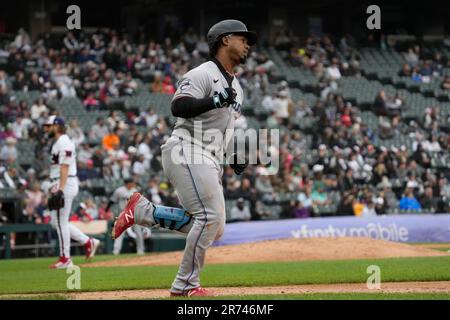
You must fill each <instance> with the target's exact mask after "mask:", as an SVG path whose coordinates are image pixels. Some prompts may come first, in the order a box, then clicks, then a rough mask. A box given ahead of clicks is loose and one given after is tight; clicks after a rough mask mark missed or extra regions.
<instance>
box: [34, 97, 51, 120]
mask: <svg viewBox="0 0 450 320" xmlns="http://www.w3.org/2000/svg"><path fill="white" fill-rule="evenodd" d="M48 111H49V110H48V108H47V106H46V105H45V101H44V99H43V98H38V99H36V101H35V102H34V104H33V105H32V106H31V119H32V120H36V121H37V120H38V119H39V118H41V117H44V115H45V114H47V113H48Z"/></svg>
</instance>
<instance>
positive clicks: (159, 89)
mask: <svg viewBox="0 0 450 320" xmlns="http://www.w3.org/2000/svg"><path fill="white" fill-rule="evenodd" d="M163 90H164V85H163V79H162V75H161V73H160V72H157V73H155V75H154V78H153V82H152V83H151V85H150V91H151V92H152V93H163Z"/></svg>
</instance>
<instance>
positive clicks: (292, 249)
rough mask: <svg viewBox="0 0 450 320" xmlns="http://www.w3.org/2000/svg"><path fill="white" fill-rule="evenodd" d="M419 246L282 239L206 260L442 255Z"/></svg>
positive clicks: (167, 256)
mask: <svg viewBox="0 0 450 320" xmlns="http://www.w3.org/2000/svg"><path fill="white" fill-rule="evenodd" d="M445 255H448V253H446V252H439V251H436V250H432V249H428V248H425V247H421V246H414V245H409V244H404V243H398V242H390V241H383V240H374V239H369V238H311V239H284V240H272V241H261V242H252V243H244V244H238V245H228V246H221V247H211V248H209V249H208V251H207V254H206V263H207V264H212V263H245V262H271V261H274V262H275V261H276V262H278V261H301V260H336V259H371V258H393V257H434V256H445ZM181 256H182V252H181V251H176V252H167V253H154V254H150V255H146V256H142V257H136V258H131V259H117V260H113V261H105V262H94V263H90V264H85V265H84V267H107V266H160V265H178V264H179V262H180V261H181Z"/></svg>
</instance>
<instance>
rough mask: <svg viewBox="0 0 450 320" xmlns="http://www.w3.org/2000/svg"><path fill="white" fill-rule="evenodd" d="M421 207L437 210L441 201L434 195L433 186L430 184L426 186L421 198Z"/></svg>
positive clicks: (431, 210) (432, 211) (432, 210)
mask: <svg viewBox="0 0 450 320" xmlns="http://www.w3.org/2000/svg"><path fill="white" fill-rule="evenodd" d="M420 204H421V207H422V208H423V209H425V210H428V211H430V212H431V213H434V212H437V210H438V208H439V201H438V199H437V198H435V197H434V196H433V188H432V187H431V186H428V187H426V188H425V190H424V193H423V195H422V197H421V198H420Z"/></svg>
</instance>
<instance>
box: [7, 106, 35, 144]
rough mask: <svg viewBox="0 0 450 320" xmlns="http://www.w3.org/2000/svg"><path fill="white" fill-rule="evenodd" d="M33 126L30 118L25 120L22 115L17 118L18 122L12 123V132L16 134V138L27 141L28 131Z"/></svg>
mask: <svg viewBox="0 0 450 320" xmlns="http://www.w3.org/2000/svg"><path fill="white" fill-rule="evenodd" d="M30 125H31V119H30V118H24V117H23V115H22V114H20V113H19V114H18V115H17V116H16V120H15V121H14V122H13V123H12V125H11V126H12V131H13V132H14V136H15V137H16V138H17V139H19V140H22V139H27V138H28V129H29V128H30Z"/></svg>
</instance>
